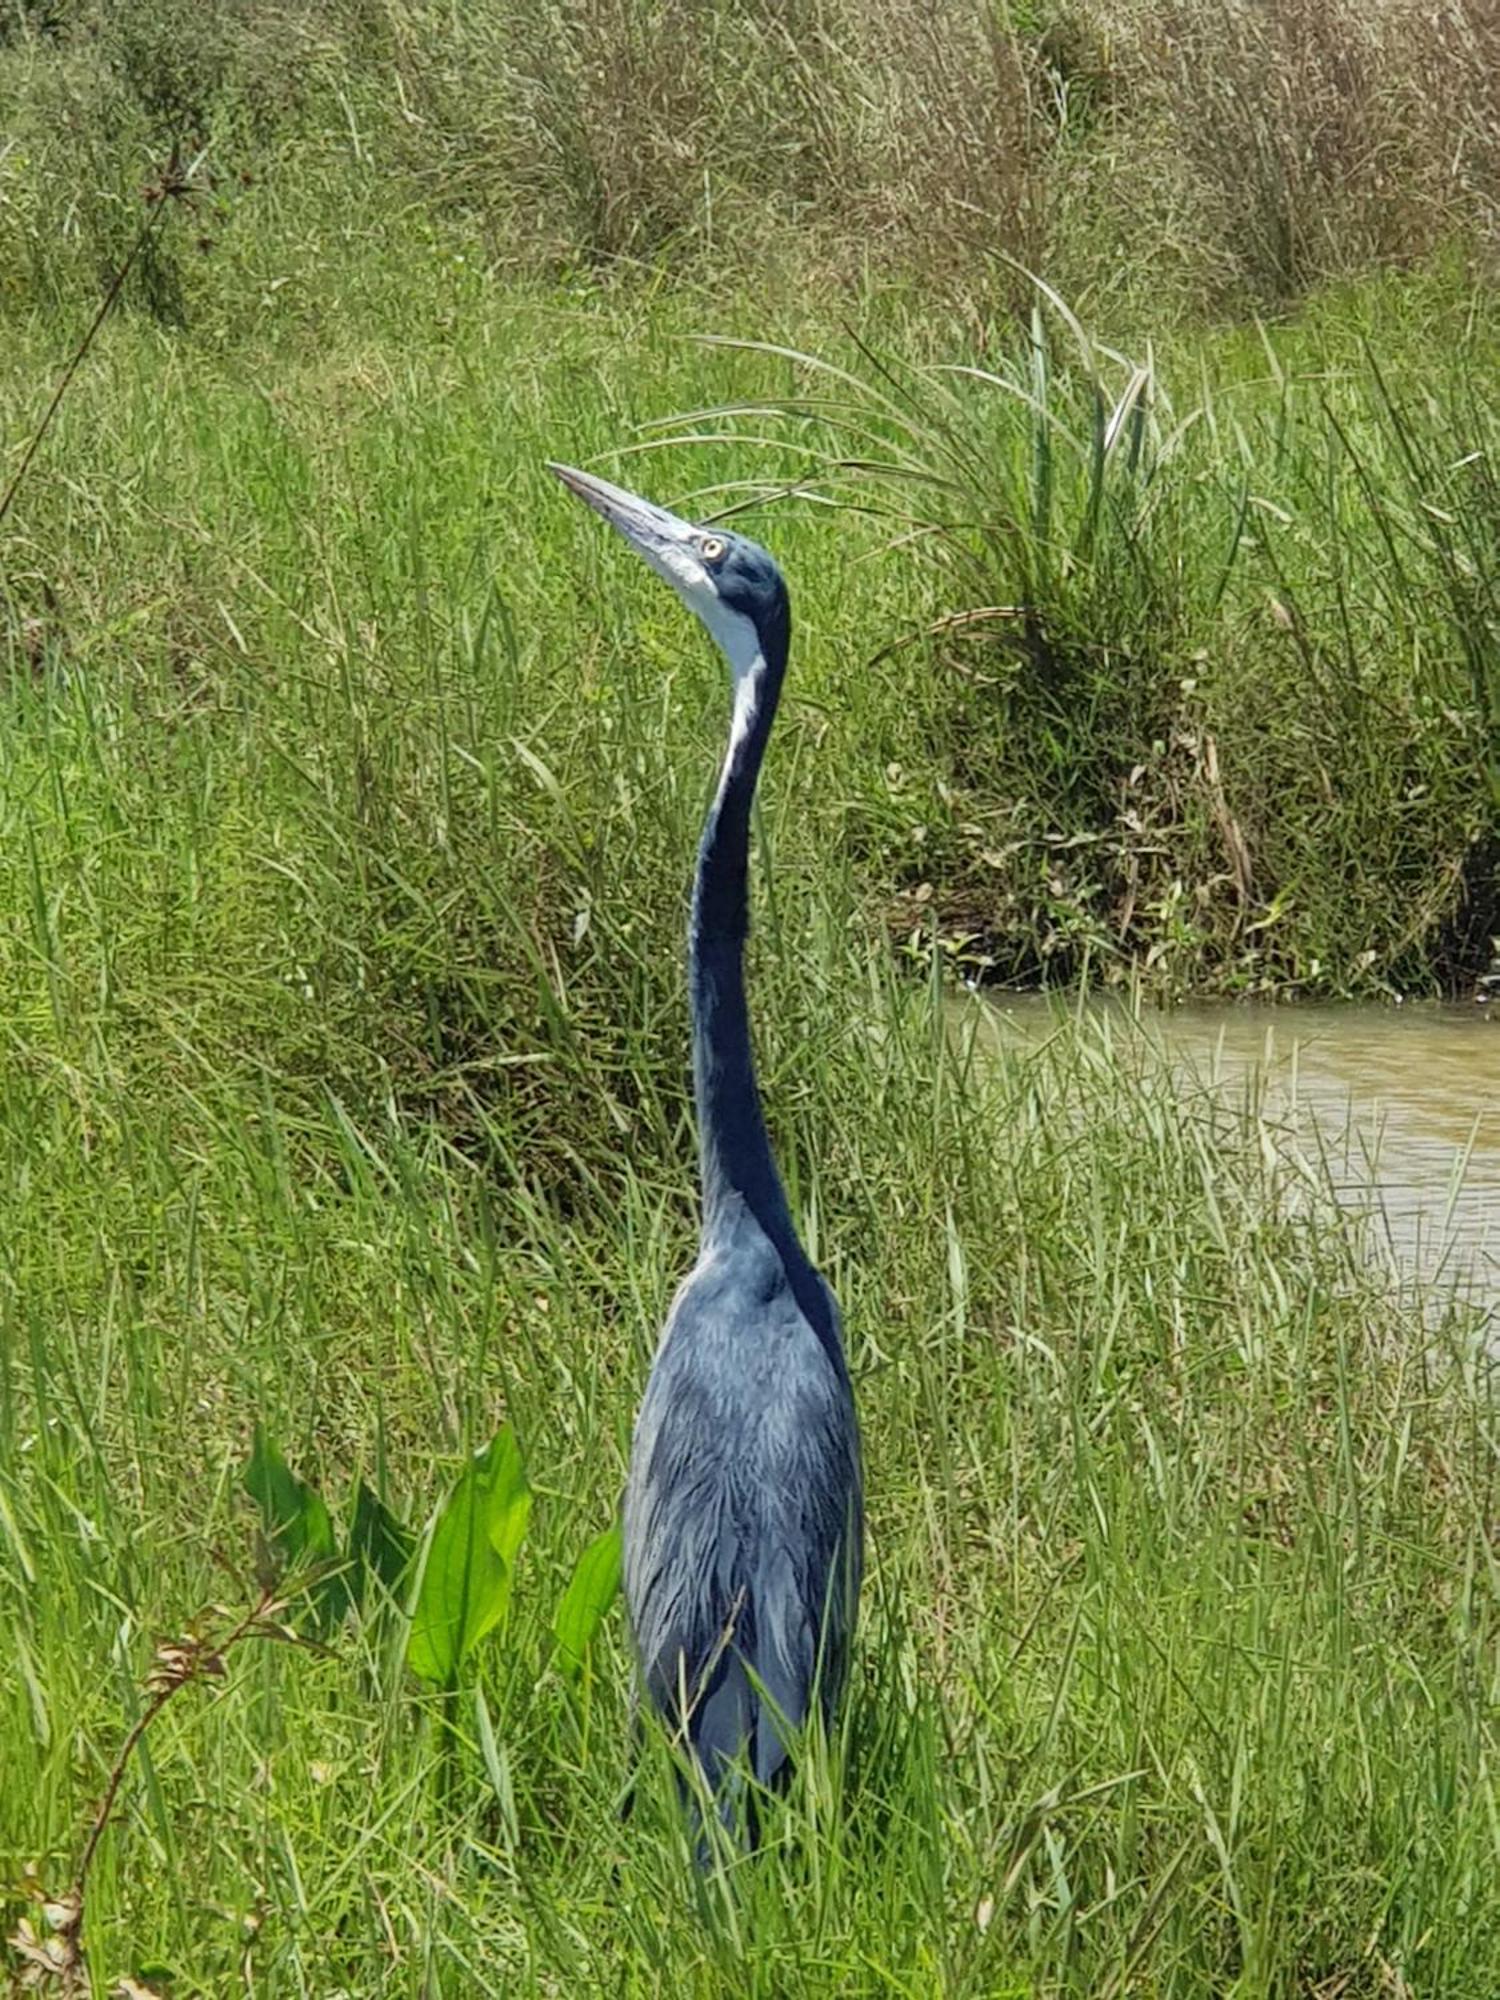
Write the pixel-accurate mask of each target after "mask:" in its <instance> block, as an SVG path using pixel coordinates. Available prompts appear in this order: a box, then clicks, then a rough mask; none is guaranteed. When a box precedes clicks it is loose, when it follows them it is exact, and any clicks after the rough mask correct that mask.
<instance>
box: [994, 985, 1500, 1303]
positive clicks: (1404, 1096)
mask: <svg viewBox="0 0 1500 2000" xmlns="http://www.w3.org/2000/svg"><path fill="white" fill-rule="evenodd" d="M1097 1004H1099V1005H1101V1006H1107V1005H1109V1004H1110V1003H1108V1002H1099V1003H1097ZM1057 1009H1058V1003H1057V1002H1056V1001H1053V1000H1049V999H1047V998H1045V997H1043V996H1041V995H1034V994H1007V995H1005V996H1004V997H1002V998H1000V999H998V1000H996V1001H994V1002H993V1003H992V1004H991V1006H990V1008H989V1011H990V1013H991V1016H992V1018H993V1020H994V1022H995V1027H996V1031H997V1033H999V1034H1000V1035H1001V1036H1003V1037H1006V1038H1009V1037H1010V1036H1012V1035H1015V1036H1019V1037H1021V1038H1022V1039H1025V1040H1030V1039H1032V1038H1034V1037H1037V1036H1040V1035H1042V1034H1045V1033H1046V1032H1047V1030H1048V1028H1049V1026H1051V1025H1052V1024H1053V1023H1054V1022H1055V1021H1056V1018H1057ZM1114 1012H1115V1014H1116V1015H1117V1017H1118V1019H1119V1021H1120V1022H1121V1023H1122V1024H1128V1016H1126V1014H1125V1013H1124V1010H1123V1009H1118V1008H1117V1009H1115V1010H1114ZM1142 1032H1143V1033H1144V1035H1145V1037H1146V1038H1147V1040H1148V1042H1149V1043H1150V1044H1152V1045H1154V1046H1156V1047H1158V1048H1159V1049H1160V1050H1161V1051H1162V1053H1163V1055H1164V1056H1165V1058H1166V1059H1167V1060H1168V1061H1169V1062H1170V1063H1172V1064H1173V1065H1174V1067H1176V1068H1178V1069H1179V1070H1180V1073H1181V1074H1182V1075H1183V1077H1184V1079H1185V1081H1187V1082H1190V1083H1191V1085H1192V1086H1193V1087H1194V1088H1201V1087H1202V1086H1203V1085H1205V1084H1208V1085H1211V1086H1212V1087H1214V1088H1216V1089H1220V1090H1223V1091H1225V1092H1228V1093H1230V1094H1232V1095H1235V1096H1240V1097H1242V1096H1243V1095H1244V1092H1245V1089H1246V1087H1247V1086H1253V1087H1255V1088H1256V1089H1257V1090H1258V1091H1259V1092H1260V1094H1261V1099H1262V1102H1263V1104H1264V1105H1265V1107H1266V1109H1267V1110H1268V1111H1270V1112H1272V1113H1273V1114H1274V1115H1275V1116H1276V1117H1277V1118H1278V1120H1279V1121H1284V1122H1285V1124H1286V1126H1287V1128H1288V1130H1289V1131H1290V1132H1291V1133H1292V1134H1293V1135H1294V1136H1295V1137H1296V1138H1297V1139H1298V1140H1299V1141H1300V1143H1302V1144H1303V1145H1304V1146H1307V1147H1310V1148H1315V1149H1316V1150H1318V1151H1321V1152H1322V1154H1323V1155H1324V1157H1325V1158H1326V1159H1327V1162H1328V1165H1329V1168H1330V1169H1331V1171H1332V1174H1333V1177H1334V1181H1335V1184H1336V1187H1337V1189H1338V1193H1339V1197H1340V1199H1341V1200H1343V1201H1345V1202H1347V1203H1349V1204H1350V1205H1352V1206H1356V1207H1360V1208H1365V1209H1371V1210H1373V1211H1374V1213H1375V1216H1376V1219H1377V1234H1376V1240H1377V1241H1379V1240H1381V1238H1383V1239H1384V1243H1385V1245H1386V1247H1387V1249H1388V1252H1389V1255H1390V1258H1391V1261H1392V1263H1393V1266H1394V1268H1395V1269H1396V1271H1397V1272H1398V1273H1401V1274H1407V1275H1413V1276H1416V1277H1419V1278H1421V1279H1423V1280H1425V1281H1428V1282H1433V1281H1445V1282H1453V1283H1456V1284H1457V1285H1458V1286H1460V1287H1461V1288H1462V1289H1463V1290H1464V1291H1465V1292H1467V1293H1468V1294H1470V1295H1471V1296H1472V1297H1473V1298H1474V1300H1475V1301H1476V1303H1480V1304H1482V1305H1483V1306H1485V1307H1486V1308H1487V1309H1488V1310H1489V1311H1490V1312H1491V1313H1497V1312H1500V1006H1497V1007H1495V1008H1484V1007H1475V1006H1467V1007H1459V1006H1453V1007H1439V1006H1405V1007H1382V1006H1364V1005H1328V1006H1297V1007H1282V1008H1277V1009H1276V1010H1274V1011H1272V1010H1270V1009H1265V1008H1261V1009H1257V1008H1253V1007H1233V1006H1218V1007H1210V1006H1199V1007H1178V1008H1172V1009H1170V1010H1166V1011H1162V1012H1148V1013H1146V1015H1145V1016H1144V1018H1143V1025H1142Z"/></svg>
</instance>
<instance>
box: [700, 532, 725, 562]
mask: <svg viewBox="0 0 1500 2000" xmlns="http://www.w3.org/2000/svg"><path fill="white" fill-rule="evenodd" d="M698 553H699V554H700V555H701V556H702V557H703V559H704V561H705V562H717V561H718V560H719V557H720V556H721V555H723V553H724V544H723V543H722V542H721V541H720V540H719V538H718V536H717V535H705V536H704V537H703V539H702V541H700V542H699V544H698Z"/></svg>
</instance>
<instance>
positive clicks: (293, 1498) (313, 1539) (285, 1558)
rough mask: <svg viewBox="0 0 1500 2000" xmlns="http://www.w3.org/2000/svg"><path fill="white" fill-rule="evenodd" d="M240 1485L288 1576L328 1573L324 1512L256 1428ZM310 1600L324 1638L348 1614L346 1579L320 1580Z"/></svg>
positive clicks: (330, 1542) (332, 1558)
mask: <svg viewBox="0 0 1500 2000" xmlns="http://www.w3.org/2000/svg"><path fill="white" fill-rule="evenodd" d="M242 1480H243V1484H244V1488H245V1491H246V1492H247V1493H248V1494H249V1495H250V1498H251V1499H252V1500H253V1501H254V1502H255V1504H256V1506H257V1507H259V1509H260V1516H261V1520H262V1521H263V1522H264V1523H265V1530H266V1536H267V1539H268V1540H269V1541H270V1543H271V1545H272V1547H273V1548H274V1549H275V1550H276V1552H277V1554H278V1555H279V1556H280V1558H281V1560H282V1562H283V1564H284V1565H285V1566H286V1568H287V1569H288V1570H300V1569H313V1568H316V1567H319V1566H324V1567H330V1568H331V1567H332V1565H334V1564H336V1563H337V1562H338V1559H339V1550H338V1542H337V1540H336V1539H335V1537H334V1532H333V1520H332V1517H331V1516H330V1514H329V1512H328V1509H327V1507H326V1506H325V1505H324V1504H323V1501H322V1499H321V1498H320V1497H319V1495H318V1494H317V1493H316V1492H315V1491H314V1490H313V1488H312V1487H311V1486H309V1485H308V1483H307V1481H306V1480H305V1479H299V1478H298V1477H297V1475H296V1473H295V1472H293V1471H292V1469H291V1467H290V1466H289V1465H288V1464H287V1462H286V1460H285V1459H284V1458H283V1457H282V1455H281V1453H280V1452H279V1451H278V1450H277V1448H276V1446H275V1445H274V1444H273V1443H272V1442H271V1440H270V1439H269V1438H268V1437H267V1436H266V1433H265V1431H264V1430H263V1429H262V1428H261V1426H260V1425H259V1424H257V1425H256V1426H255V1439H254V1442H253V1444H252V1446H251V1450H250V1460H249V1463H248V1464H247V1465H246V1467H245V1470H244V1473H243V1475H242ZM311 1596H312V1600H313V1604H314V1607H315V1611H316V1616H317V1623H318V1627H319V1629H320V1630H321V1631H324V1632H326V1631H328V1630H330V1629H331V1627H332V1626H334V1625H335V1624H336V1623H337V1622H338V1620H339V1619H340V1618H342V1617H343V1615H344V1613H345V1611H347V1610H348V1608H349V1584H348V1579H347V1577H346V1576H345V1575H344V1574H343V1572H342V1571H334V1573H333V1574H331V1575H325V1576H322V1577H320V1578H319V1579H318V1581H317V1582H316V1583H315V1584H314V1585H313V1588H312V1591H311Z"/></svg>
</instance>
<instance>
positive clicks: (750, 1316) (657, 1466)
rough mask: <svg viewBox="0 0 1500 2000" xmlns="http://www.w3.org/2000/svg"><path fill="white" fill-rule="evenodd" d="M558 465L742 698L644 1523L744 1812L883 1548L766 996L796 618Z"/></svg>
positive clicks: (711, 1742) (673, 1667) (643, 1654)
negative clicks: (765, 943)
mask: <svg viewBox="0 0 1500 2000" xmlns="http://www.w3.org/2000/svg"><path fill="white" fill-rule="evenodd" d="M556 470H557V471H558V472H559V474H560V476H561V477H562V478H563V479H564V481H565V482H566V484H567V485H568V486H570V487H571V488H572V489H573V491H575V492H576V493H578V494H579V496H580V497H581V498H582V499H584V500H586V501H588V502H589V504H590V505H591V506H593V507H594V508H595V509H596V510H597V511H598V512H599V513H601V514H603V515H604V517H605V518H606V519H607V520H609V521H611V522H612V523H613V524H614V525H615V526H616V527H618V528H619V529H620V530H621V532H622V533H623V534H624V535H625V537H626V539H627V540H628V541H630V542H631V543H632V545H633V546H634V547H636V548H637V549H638V550H639V551H640V553H641V554H642V555H644V556H645V557H646V559H647V560H648V561H649V562H650V563H651V565H652V567H653V568H654V569H656V570H657V571H658V573H659V574H661V575H662V576H664V577H665V578H666V580H667V581H668V582H669V583H671V584H672V585H673V587H674V588H675V589H676V590H677V592H678V594H679V595H680V596H681V597H683V599H684V600H685V602H687V603H688V604H689V605H690V607H691V608H692V609H693V610H694V611H696V612H697V614H698V615H699V617H700V618H701V619H702V620H703V622H704V624H705V625H706V626H707V627H708V629H709V631H710V632H711V633H712V634H713V636H714V637H715V638H716V639H717V640H718V642H719V645H720V647H721V648H722V650H723V652H724V654H725V657H726V659H727V660H728V662H729V665H730V669H731V673H732V676H733V681H734V716H733V722H732V726H731V729H730V736H729V746H728V749H727V751H726V754H725V759H724V766H723V770H722V772H721V774H720V779H719V785H718V790H717V792H716V794H715V797H714V802H713V805H712V807H711V808H710V810H709V814H708V819H707V823H706V825H705V827H704V830H703V839H702V844H701V846H700V848H699V853H698V866H697V871H696V875H695V878H694V885H693V906H692V919H691V923H690V926H689V938H688V959H689V993H690V999H691V1004H692V1017H693V1075H694V1086H695V1095H696V1100H697V1113H698V1133H699V1148H700V1166H701V1177H702V1195H703V1219H702V1232H701V1239H700V1244H699V1253H698V1259H697V1262H696V1263H695V1264H694V1266H693V1269H692V1271H691V1272H690V1273H689V1275H688V1277H687V1279H686V1280H685V1282H684V1283H683V1285H682V1287H681V1289H680V1290H679V1291H678V1294H677V1297H676V1299H675V1300H674V1301H673V1304H672V1308H671V1310H670V1312H669V1314H668V1316H667V1322H666V1326H665V1329H664V1331H663V1333H662V1338H661V1343H660V1345H659V1347H658V1349H657V1353H656V1358H655V1361H654V1363H653V1365H652V1369H651V1375H650V1379H649V1380H648V1382H647V1385H646V1393H645V1396H644V1398H643V1400H642V1403H641V1409H640V1414H639V1417H638V1419H637V1422H636V1430H635V1440H634V1445H633V1448H632V1452H631V1462H630V1476H629V1481H628V1483H627V1487H626V1493H625V1510H624V1516H625V1517H624V1548H625V1596H626V1604H627V1608H628V1610H629V1614H630V1622H631V1629H632V1633H633V1636H634V1640H635V1647H636V1654H637V1660H638V1664H639V1671H640V1680H641V1686H642V1690H643V1692H644V1694H645V1695H646V1698H647V1699H648V1700H649V1701H650V1703H651V1704H652V1706H653V1707H654V1708H655V1709H656V1710H657V1712H658V1713H659V1714H660V1715H661V1716H662V1717H663V1719H664V1720H665V1721H666V1723H667V1725H668V1727H669V1728H670V1729H671V1730H672V1731H673V1733H674V1734H676V1735H677V1736H679V1737H680V1739H681V1740H683V1741H684V1742H685V1743H686V1744H687V1746H688V1747H689V1748H690V1750H691V1753H692V1755H693V1757H694V1759H695V1760H696V1762H697V1764H698V1766H699V1769H700V1770H701V1772H702V1774H703V1777H704V1778H705V1780H706V1781H707V1783H708V1785H709V1786H710V1788H711V1789H712V1790H713V1791H714V1792H715V1793H716V1794H717V1795H718V1797H719V1798H720V1800H721V1805H722V1808H723V1810H724V1813H725V1817H726V1818H732V1817H733V1815H734V1810H735V1807H734V1794H735V1786H734V1783H733V1776H732V1774H733V1770H734V1767H735V1766H736V1765H737V1764H740V1763H741V1762H743V1764H744V1765H745V1766H747V1767H748V1769H749V1771H750V1773H751V1775H752V1776H753V1777H754V1779H755V1780H756V1781H757V1783H759V1784H761V1785H770V1784H773V1783H775V1782H777V1781H778V1780H779V1779H781V1778H782V1777H783V1776H784V1774H785V1771H786V1769H787V1763H788V1753H789V1745H788V1732H789V1731H790V1732H792V1733H795V1732H796V1731H797V1730H799V1729H800V1728H802V1726H803V1725H804V1724H805V1723H806V1722H807V1721H808V1720H809V1718H810V1716H811V1714H812V1711H813V1705H814V1702H817V1703H818V1704H819V1706H820V1707H821V1710H822V1713H823V1715H824V1717H825V1719H826V1718H827V1717H828V1716H829V1715H830V1714H831V1712H832V1707H833V1703H834V1701H835V1700H836V1699H837V1696H838V1693H839V1690H840V1687H841V1685H842V1683H843V1680H844V1677H845V1673H846V1670H847V1665H848V1654H849V1641H850V1637H851V1633H852V1630H853V1624H854V1613H855V1606H856V1603H857V1600H858V1594H859V1581H860V1559H861V1547H862V1535H863V1517H862V1500H861V1486H860V1464H859V1435H858V1429H857V1426H856V1422H855V1415H854V1402H853V1396H852V1393H851V1390H850V1385H849V1373H848V1369H847V1367H846V1365H845V1361H844V1351H843V1343H842V1338H841V1333H840V1327H839V1316H838V1309H837V1307H836V1305H835V1303H834V1299H833V1294H832V1293H831V1292H830V1290H829V1288H828V1286H827V1285H826V1284H825V1283H824V1281H823V1279H822V1278H821V1277H820V1276H819V1274H818V1272H817V1271H816V1270H815V1269H814V1268H813V1265H812V1263H811V1261H810V1260H809V1258H808V1256H807V1254H806V1252H805V1251H804V1250H803V1248H802V1245H801V1243H800V1242H799V1241H798V1238H797V1233H796V1230H795V1228H794V1226H793V1223H792V1218H791V1213H790V1210H789V1208H788V1205H787V1200H786V1195H785V1192H784V1190H783V1187H782V1184H781V1179H780V1176H779V1175H778V1173H777V1170H776V1164H775V1160H774V1158H773V1156H772V1153H771V1146H770V1141H769V1139H768V1137H767V1134H766V1128H765V1121H764V1118H763V1116H762V1112H761V1103H760V1094H759V1091H758V1088H757V1086H756V1080H755V1069H754V1063H753V1060H752V1055H751V1047H750V1032H749V1019H748V1011H747V1007H746V999H745V979H744V948H745V939H746V936H747V934H748V930H749V897H748V876H749V841H750V808H751V803H752V801H753V798H754V794H755V786H756V782H757V779H758V777H759V774H760V766H761V760H762V758H763V756H764V754H765V748H766V742H767V739H768V737H769V735H770V730H771V724H772V721H773V719H774V717H775V712H776V704H777V700H778V698H779V695H780V691H781V681H782V676H783V674H784V672H785V668H786V657H787V646H788V641H789V637H790V613H789V608H788V604H787V596H786V589H785V585H784V584H783V582H782V580H781V575H780V572H779V571H778V570H777V568H776V565H775V564H774V563H773V562H772V560H771V558H770V557H769V556H768V555H767V554H766V552H765V551H764V550H763V549H760V548H758V547H757V546H756V545H755V544H754V543H752V542H747V541H744V540H743V539H742V538H740V537H738V536H728V535H723V534H721V533H719V532H717V531H706V530H702V529H698V528H694V527H692V526H691V525H689V524H688V523H686V522H682V521H679V520H678V519H677V518H676V517H675V516H674V515H671V514H668V513H666V512H665V511H664V510H663V509H661V508H657V507H654V506H652V505H651V504H650V503H649V502H646V501H643V500H640V499H638V498H637V497H636V496H635V495H633V494H629V493H624V492H622V491H621V490H620V489H619V488H617V487H614V486H610V485H608V484H607V483H606V482H605V481H603V480H599V479H595V478H593V477H592V476H590V475H586V474H582V473H576V472H571V471H569V470H567V469H565V468H562V467H558V468H556Z"/></svg>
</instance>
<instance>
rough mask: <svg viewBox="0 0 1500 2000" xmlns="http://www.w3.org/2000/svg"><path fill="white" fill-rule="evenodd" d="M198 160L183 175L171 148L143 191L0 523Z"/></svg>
mask: <svg viewBox="0 0 1500 2000" xmlns="http://www.w3.org/2000/svg"><path fill="white" fill-rule="evenodd" d="M202 158H203V155H202V154H201V153H200V154H199V155H198V158H197V159H196V160H194V161H193V164H192V166H190V167H189V168H188V169H187V170H186V172H184V171H183V169H182V167H181V165H180V163H179V159H178V153H177V148H176V147H175V146H174V147H173V149H172V157H171V159H170V160H169V161H168V163H167V165H166V166H165V167H164V168H163V169H162V172H161V174H160V175H159V176H158V178H157V179H156V180H155V181H153V182H152V183H151V184H150V185H149V186H148V187H147V188H146V190H145V195H146V200H147V201H148V202H149V203H150V208H149V210H148V212H147V215H146V219H145V221H144V222H143V223H142V224H141V226H140V228H139V229H138V230H137V231H136V238H135V241H134V242H133V243H132V244H131V246H130V249H129V251H128V252H127V253H126V257H125V261H124V263H123V264H121V266H120V268H119V270H118V271H116V273H115V275H114V278H113V280H112V282H111V284H110V287H109V290H108V291H107V292H106V293H105V294H104V297H103V298H102V299H101V301H100V303H99V310H98V311H97V312H96V313H95V314H94V317H93V318H92V319H91V320H90V321H89V326H88V331H87V332H86V333H85V334H84V336H83V339H82V340H81V341H79V343H78V346H77V348H76V349H75V350H74V353H73V357H72V359H71V360H70V361H69V363H68V365H67V367H66V368H64V370H63V372H62V374H61V375H60V376H59V377H58V382H57V387H56V388H55V389H54V390H53V392H52V400H51V402H50V403H49V404H48V405H47V408H46V411H45V413H44V415H43V417H42V421H41V422H40V423H39V424H38V425H37V427H36V429H35V430H34V431H33V432H32V434H31V440H30V442H29V443H28V445H27V447H26V449H25V451H24V452H23V453H22V454H21V463H20V464H19V465H18V466H17V467H16V470H15V475H14V477H13V478H12V479H11V482H10V484H9V486H7V487H6V489H5V496H4V498H3V499H0V522H3V521H4V519H5V517H6V515H7V514H8V513H9V512H10V505H11V502H12V501H13V500H14V499H15V497H16V493H17V491H18V490H19V488H20V484H21V481H22V480H23V479H24V478H25V477H26V473H27V471H28V469H29V467H30V465H31V461H32V460H33V459H34V458H35V457H36V455H37V452H38V451H39V450H40V448H41V443H42V439H43V438H44V437H45V436H46V435H47V432H48V430H49V429H50V428H51V424H52V419H53V418H54V417H55V416H56V415H57V412H58V409H59V407H60V406H61V404H62V399H63V397H64V396H65V395H66V394H67V393H68V384H69V383H70V382H71V381H72V380H73V377H74V376H75V375H76V374H77V373H78V370H79V369H80V368H81V367H82V365H83V362H84V358H85V356H86V355H87V354H88V351H89V349H90V348H91V347H92V346H93V344H94V339H95V336H96V335H97V333H98V331H99V329H100V327H101V326H103V324H104V322H105V320H106V319H107V318H108V316H109V309H110V307H111V306H112V305H113V304H114V302H115V300H116V299H117V298H118V297H119V296H120V291H121V288H122V286H123V285H124V283H125V280H126V279H127V278H128V277H129V276H130V273H131V270H132V268H133V266H134V264H135V260H136V258H137V257H139V255H140V254H141V252H142V250H144V249H145V247H146V245H147V243H148V242H150V240H151V237H152V236H153V235H154V234H155V232H156V229H157V227H158V226H159V224H160V222H161V219H162V217H163V216H164V215H165V214H166V212H167V203H168V200H169V199H171V198H176V199H181V198H182V197H183V196H185V195H187V194H190V193H191V192H192V177H193V174H194V173H195V172H196V171H197V168H198V165H199V162H200V161H201V160H202Z"/></svg>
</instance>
